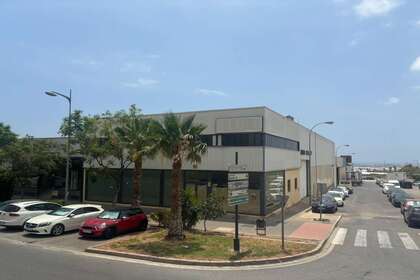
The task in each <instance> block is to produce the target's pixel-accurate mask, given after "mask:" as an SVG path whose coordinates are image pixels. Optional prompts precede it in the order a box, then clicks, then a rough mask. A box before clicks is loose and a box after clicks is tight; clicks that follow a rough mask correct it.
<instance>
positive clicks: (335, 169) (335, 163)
mask: <svg viewBox="0 0 420 280" xmlns="http://www.w3.org/2000/svg"><path fill="white" fill-rule="evenodd" d="M344 147H346V148H348V147H350V145H349V144H345V145H340V146H338V147H337V148H336V149H335V160H334V177H335V180H334V181H335V183H336V184H337V185H338V184H339V183H340V182H339V178H338V176H337V156H338V150H340V149H341V148H344Z"/></svg>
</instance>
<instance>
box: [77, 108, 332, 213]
mask: <svg viewBox="0 0 420 280" xmlns="http://www.w3.org/2000/svg"><path fill="white" fill-rule="evenodd" d="M177 114H178V115H180V116H181V117H186V116H190V115H193V114H194V115H195V122H196V123H202V124H204V125H206V126H207V128H206V129H205V131H204V132H203V140H204V141H205V142H206V143H207V144H208V152H207V154H205V155H204V156H203V158H202V162H201V164H200V165H199V166H198V167H197V168H194V167H193V166H192V164H190V163H187V162H185V163H184V165H183V178H182V184H183V187H184V188H185V189H191V190H192V191H193V193H194V194H195V195H196V196H197V197H198V198H200V199H204V198H205V197H206V196H207V195H209V194H210V193H213V192H215V193H217V194H220V195H223V196H225V197H227V195H228V190H227V185H228V173H229V171H232V170H236V171H237V170H241V172H246V173H248V174H249V202H248V203H247V204H244V205H241V206H240V207H239V211H240V213H243V214H250V215H258V216H266V215H269V214H270V213H272V212H273V211H275V210H276V209H278V208H280V206H281V201H282V189H283V188H286V196H287V197H288V201H287V206H288V207H289V206H292V205H294V204H296V203H298V202H299V201H301V200H302V199H307V198H308V197H309V196H310V195H311V193H312V194H316V193H317V188H316V185H317V184H316V182H318V183H319V184H324V185H327V186H330V185H332V184H333V182H334V173H335V172H334V164H335V145H334V143H333V142H332V141H331V140H329V139H327V138H325V137H323V136H320V135H318V134H316V133H313V134H312V143H311V146H312V154H313V155H312V160H311V162H312V164H311V165H312V178H313V179H312V182H313V184H312V187H309V184H308V173H309V172H310V168H309V164H308V162H309V154H310V153H309V151H308V149H309V148H308V147H309V132H310V130H309V129H307V128H305V127H304V126H302V125H300V124H298V123H297V122H295V121H294V119H293V118H292V117H290V116H288V117H285V116H282V115H280V114H278V113H276V112H274V111H272V110H270V109H269V108H266V107H255V108H240V109H223V110H209V111H197V112H186V113H177ZM163 115H164V114H158V115H146V116H145V117H150V118H154V119H161V118H162V117H163ZM315 147H316V151H315ZM315 158H316V160H315ZM85 167H87V166H85ZM315 167H316V168H315ZM143 168H144V172H143V177H142V181H141V202H142V204H143V205H147V206H155V207H168V206H170V195H171V185H170V184H171V181H170V176H171V164H170V161H169V160H168V159H166V158H164V157H162V156H159V155H158V156H157V157H156V158H155V159H151V160H149V159H146V160H145V161H144V164H143ZM84 178H85V179H84V185H83V201H86V202H111V201H112V198H113V186H112V184H113V182H112V181H111V180H107V179H106V178H104V177H101V176H98V175H97V174H95V172H94V171H93V170H92V169H91V168H85V171H84ZM131 192H132V170H128V171H127V172H126V174H125V178H124V184H123V187H122V189H121V190H120V193H119V196H118V200H119V203H121V204H128V203H130V201H131V200H130V197H131ZM226 206H227V202H226ZM227 207H228V206H227ZM228 210H232V209H231V208H228Z"/></svg>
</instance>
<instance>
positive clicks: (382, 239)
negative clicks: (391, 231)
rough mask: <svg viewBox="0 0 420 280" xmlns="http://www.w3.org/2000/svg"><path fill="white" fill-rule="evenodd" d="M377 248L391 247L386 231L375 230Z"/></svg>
mask: <svg viewBox="0 0 420 280" xmlns="http://www.w3.org/2000/svg"><path fill="white" fill-rule="evenodd" d="M377 234H378V243H379V248H392V245H391V241H390V240H389V235H388V233H387V232H386V231H380V230H378V231H377Z"/></svg>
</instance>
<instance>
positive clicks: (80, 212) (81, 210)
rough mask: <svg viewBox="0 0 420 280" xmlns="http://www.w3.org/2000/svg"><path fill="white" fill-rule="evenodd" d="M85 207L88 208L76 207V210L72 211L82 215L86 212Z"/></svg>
mask: <svg viewBox="0 0 420 280" xmlns="http://www.w3.org/2000/svg"><path fill="white" fill-rule="evenodd" d="M85 209H86V207H84V208H79V209H76V210H74V211H73V212H72V214H74V215H81V214H84V213H85Z"/></svg>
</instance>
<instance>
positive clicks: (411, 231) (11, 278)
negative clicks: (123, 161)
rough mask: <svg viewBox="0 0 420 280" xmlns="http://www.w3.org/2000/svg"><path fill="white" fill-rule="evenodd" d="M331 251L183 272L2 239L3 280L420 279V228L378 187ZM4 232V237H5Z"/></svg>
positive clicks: (355, 198) (357, 206)
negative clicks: (292, 260) (259, 265)
mask: <svg viewBox="0 0 420 280" xmlns="http://www.w3.org/2000/svg"><path fill="white" fill-rule="evenodd" d="M339 212H341V213H342V214H343V219H342V221H341V223H340V224H339V225H338V228H337V231H336V232H337V233H336V235H335V236H334V235H333V236H332V239H331V240H332V244H333V245H332V246H334V247H333V248H332V251H331V252H330V253H328V254H327V255H326V256H324V257H322V258H319V259H318V260H314V261H312V262H309V263H304V264H298V265H294V266H285V267H281V266H279V267H278V268H274V267H272V268H265V269H251V270H243V271H240V270H238V269H234V270H224V269H221V270H217V269H186V268H183V269H178V268H174V267H171V266H156V265H148V264H143V263H140V262H135V261H133V262H125V261H121V260H112V259H111V258H107V259H105V258H98V257H96V256H88V255H87V254H78V253H72V252H68V251H61V250H59V249H55V250H52V249H46V248H42V247H41V246H31V245H26V244H24V243H17V244H15V243H11V242H9V241H6V240H4V238H2V239H0V248H1V250H0V254H1V256H0V279H2V280H18V279H26V278H31V279H34V280H38V279H39V280H41V279H46V280H49V279H63V280H72V279H86V280H90V279H104V280H107V279H213V280H214V279H323V280H325V279H337V278H339V279H344V280H347V279H349V280H350V279H381V280H383V279H387V280H388V279H417V278H418V275H420V267H419V265H418V264H419V261H418V259H419V257H420V250H419V248H418V246H420V235H419V233H420V229H419V228H408V227H407V225H406V224H405V223H404V221H403V219H402V218H401V215H400V212H399V208H394V207H393V206H392V205H391V204H390V203H389V202H388V201H387V199H386V196H384V195H383V194H382V193H381V190H380V188H379V187H378V186H377V185H376V184H374V183H371V182H369V183H365V184H364V185H363V186H362V187H355V193H354V194H353V195H352V196H351V197H350V198H348V199H347V200H346V201H345V206H344V207H343V208H340V210H339ZM4 235H5V234H4V233H1V232H0V237H4Z"/></svg>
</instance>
